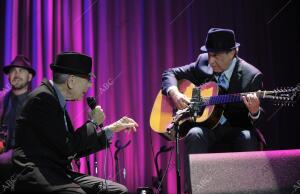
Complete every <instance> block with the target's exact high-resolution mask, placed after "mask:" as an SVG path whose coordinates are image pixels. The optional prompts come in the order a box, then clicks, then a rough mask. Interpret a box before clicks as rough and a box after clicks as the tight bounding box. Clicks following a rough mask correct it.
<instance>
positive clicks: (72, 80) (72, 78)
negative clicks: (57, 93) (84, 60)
mask: <svg viewBox="0 0 300 194" xmlns="http://www.w3.org/2000/svg"><path fill="white" fill-rule="evenodd" d="M75 82H76V80H75V76H74V75H70V76H69V77H68V79H67V87H68V88H69V89H72V88H74V86H75V84H76V83H75Z"/></svg>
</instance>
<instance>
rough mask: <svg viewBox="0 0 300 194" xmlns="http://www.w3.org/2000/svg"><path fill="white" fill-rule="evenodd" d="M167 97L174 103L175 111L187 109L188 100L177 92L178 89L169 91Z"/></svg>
mask: <svg viewBox="0 0 300 194" xmlns="http://www.w3.org/2000/svg"><path fill="white" fill-rule="evenodd" d="M169 95H170V97H171V99H172V101H173V102H174V104H175V106H176V108H177V109H179V110H182V109H185V108H187V107H188V105H189V104H190V100H189V99H188V97H187V96H185V95H184V94H182V93H181V92H179V91H178V89H172V90H171V91H169Z"/></svg>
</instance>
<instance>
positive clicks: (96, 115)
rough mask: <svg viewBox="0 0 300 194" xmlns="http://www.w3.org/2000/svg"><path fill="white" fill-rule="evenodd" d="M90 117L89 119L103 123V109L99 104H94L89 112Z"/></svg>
mask: <svg viewBox="0 0 300 194" xmlns="http://www.w3.org/2000/svg"><path fill="white" fill-rule="evenodd" d="M90 117H91V119H93V120H94V121H96V122H97V123H98V124H101V123H103V121H104V119H105V114H104V111H103V109H102V108H101V106H96V107H95V109H93V110H92V111H91V112H90Z"/></svg>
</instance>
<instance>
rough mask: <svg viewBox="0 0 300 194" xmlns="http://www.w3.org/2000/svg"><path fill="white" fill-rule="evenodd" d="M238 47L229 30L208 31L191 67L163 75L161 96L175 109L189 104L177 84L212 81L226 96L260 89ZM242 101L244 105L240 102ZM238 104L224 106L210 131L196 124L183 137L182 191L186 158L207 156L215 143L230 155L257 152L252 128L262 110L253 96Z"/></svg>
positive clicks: (254, 72)
mask: <svg viewBox="0 0 300 194" xmlns="http://www.w3.org/2000/svg"><path fill="white" fill-rule="evenodd" d="M239 46H240V44H239V43H237V42H236V41H235V35H234V32H233V31H232V30H230V29H221V28H211V29H210V30H209V31H208V34H207V38H206V42H205V45H204V46H202V47H201V51H203V52H205V53H203V54H200V55H199V56H198V58H197V60H196V61H195V62H193V63H191V64H188V65H185V66H182V67H177V68H171V69H168V70H166V71H165V72H164V73H163V75H162V93H163V94H164V95H167V96H169V97H170V98H171V99H172V101H173V103H174V105H175V106H176V108H177V109H185V108H187V107H188V105H189V104H190V100H189V98H188V97H187V96H185V95H184V94H183V93H181V92H180V90H179V89H178V87H177V86H178V81H179V80H183V79H185V80H189V81H190V82H192V83H193V84H194V85H196V86H199V85H201V84H204V83H206V82H209V81H215V82H216V83H218V86H219V87H220V88H221V89H222V90H223V91H225V92H226V93H229V94H233V93H241V92H254V91H258V90H261V89H262V85H263V84H262V78H263V75H262V73H261V72H260V71H259V70H258V69H257V68H255V67H254V66H252V65H251V64H249V63H247V62H246V61H244V60H243V59H241V58H239V57H238V55H237V54H238V47H239ZM242 101H243V102H242ZM242 101H241V103H230V104H226V105H224V112H223V115H222V116H221V117H220V120H218V123H217V125H216V126H214V127H213V129H212V128H210V127H208V126H207V125H206V126H203V125H201V123H195V124H194V125H193V126H192V127H190V129H189V130H188V133H187V134H186V136H185V165H184V166H185V191H187V192H189V193H191V185H190V180H189V179H190V178H189V177H190V176H189V165H188V164H189V162H188V160H189V158H188V154H194V153H206V152H208V151H209V150H210V148H211V147H212V146H213V145H214V144H215V143H216V142H226V143H230V144H231V145H232V148H233V151H254V150H257V149H258V145H259V144H258V138H257V137H258V135H257V133H256V131H255V128H254V126H255V125H256V124H257V122H258V121H259V120H261V119H262V115H263V112H262V109H261V108H260V101H259V98H258V97H257V96H256V93H248V94H247V95H245V96H243V99H242Z"/></svg>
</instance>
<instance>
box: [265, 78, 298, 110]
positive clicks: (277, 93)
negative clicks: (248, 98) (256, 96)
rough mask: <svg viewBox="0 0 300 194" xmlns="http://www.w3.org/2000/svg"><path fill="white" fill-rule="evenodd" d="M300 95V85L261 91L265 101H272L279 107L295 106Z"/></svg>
mask: <svg viewBox="0 0 300 194" xmlns="http://www.w3.org/2000/svg"><path fill="white" fill-rule="evenodd" d="M299 93H300V83H298V84H297V86H295V87H284V88H278V89H275V90H272V91H260V95H261V97H262V98H264V99H270V100H272V101H273V102H274V105H277V106H293V105H294V104H295V103H296V100H297V98H298V97H299Z"/></svg>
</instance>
